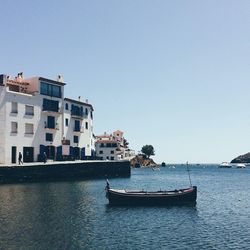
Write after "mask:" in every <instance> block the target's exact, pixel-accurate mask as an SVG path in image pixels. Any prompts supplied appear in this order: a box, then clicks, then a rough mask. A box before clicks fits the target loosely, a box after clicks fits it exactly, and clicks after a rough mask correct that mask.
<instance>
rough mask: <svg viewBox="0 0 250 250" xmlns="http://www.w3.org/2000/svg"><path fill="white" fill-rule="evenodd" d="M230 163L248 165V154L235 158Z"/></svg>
mask: <svg viewBox="0 0 250 250" xmlns="http://www.w3.org/2000/svg"><path fill="white" fill-rule="evenodd" d="M231 163H250V152H249V153H246V154H244V155H240V156H238V157H236V158H235V159H233V160H232V161H231Z"/></svg>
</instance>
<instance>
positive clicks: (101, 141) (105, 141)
mask: <svg viewBox="0 0 250 250" xmlns="http://www.w3.org/2000/svg"><path fill="white" fill-rule="evenodd" d="M96 142H98V143H117V141H115V140H98V141H96Z"/></svg>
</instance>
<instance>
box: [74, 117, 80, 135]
mask: <svg viewBox="0 0 250 250" xmlns="http://www.w3.org/2000/svg"><path fill="white" fill-rule="evenodd" d="M74 131H75V132H80V121H79V120H75V127H74Z"/></svg>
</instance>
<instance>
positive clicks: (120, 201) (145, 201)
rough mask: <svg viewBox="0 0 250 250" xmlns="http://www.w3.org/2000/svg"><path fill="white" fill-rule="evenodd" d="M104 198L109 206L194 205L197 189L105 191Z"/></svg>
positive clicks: (194, 187)
mask: <svg viewBox="0 0 250 250" xmlns="http://www.w3.org/2000/svg"><path fill="white" fill-rule="evenodd" d="M106 192H107V193H106V196H107V198H108V200H109V204H110V205H126V206H132V205H133V206H171V205H187V204H196V199H197V187H196V186H193V187H191V188H187V189H180V190H174V191H158V192H145V191H134V192H132V191H125V190H116V189H107V190H106Z"/></svg>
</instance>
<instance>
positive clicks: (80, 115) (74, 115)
mask: <svg viewBox="0 0 250 250" xmlns="http://www.w3.org/2000/svg"><path fill="white" fill-rule="evenodd" d="M71 116H72V118H76V119H83V118H84V116H85V114H84V112H81V111H76V110H71Z"/></svg>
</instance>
